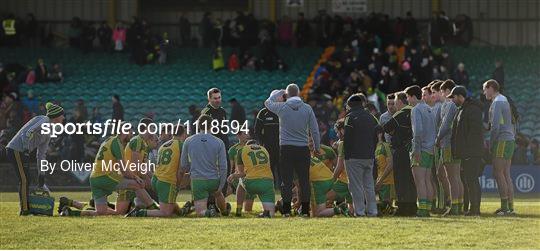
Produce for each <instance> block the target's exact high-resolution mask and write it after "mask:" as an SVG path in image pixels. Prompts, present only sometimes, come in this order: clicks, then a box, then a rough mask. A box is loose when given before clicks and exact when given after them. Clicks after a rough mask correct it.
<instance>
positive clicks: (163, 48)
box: [156, 32, 169, 65]
mask: <svg viewBox="0 0 540 251" xmlns="http://www.w3.org/2000/svg"><path fill="white" fill-rule="evenodd" d="M156 48H157V51H156V53H157V55H158V64H160V65H163V64H165V63H167V55H168V51H169V34H168V33H167V32H165V33H163V36H162V37H161V38H160V41H159V45H158V46H156Z"/></svg>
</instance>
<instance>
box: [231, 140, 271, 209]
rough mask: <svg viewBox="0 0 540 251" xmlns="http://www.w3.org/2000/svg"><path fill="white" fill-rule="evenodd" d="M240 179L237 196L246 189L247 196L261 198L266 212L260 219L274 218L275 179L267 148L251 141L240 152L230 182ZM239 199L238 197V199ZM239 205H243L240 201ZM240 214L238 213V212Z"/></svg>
mask: <svg viewBox="0 0 540 251" xmlns="http://www.w3.org/2000/svg"><path fill="white" fill-rule="evenodd" d="M238 178H240V184H239V185H238V190H237V194H239V192H240V191H239V190H241V189H244V190H245V192H246V194H250V195H252V196H259V199H260V200H261V202H262V206H263V209H264V212H263V213H262V214H260V215H259V217H273V216H274V212H275V206H274V203H275V201H276V199H275V198H276V196H275V192H274V177H273V176H272V169H271V167H270V155H269V154H268V151H267V150H266V148H264V147H262V146H260V145H258V144H257V143H256V142H255V140H250V141H248V142H247V143H246V145H245V146H243V147H241V148H240V149H239V150H238V153H237V156H236V172H235V173H233V174H231V175H230V176H229V178H228V182H229V183H232V182H233V181H234V180H235V179H238ZM237 199H238V197H237ZM237 204H240V205H241V204H242V201H240V200H238V201H237ZM237 213H238V212H237Z"/></svg>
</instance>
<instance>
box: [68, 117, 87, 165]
mask: <svg viewBox="0 0 540 251" xmlns="http://www.w3.org/2000/svg"><path fill="white" fill-rule="evenodd" d="M82 111H83V110H82V109H77V108H76V109H75V111H74V113H73V117H72V118H71V120H70V121H69V122H71V123H75V124H77V123H83V122H84V121H85V118H84V117H83V114H82ZM69 137H70V144H69V153H70V154H69V156H70V159H71V160H76V161H80V162H82V161H84V135H83V134H76V133H74V134H72V135H69Z"/></svg>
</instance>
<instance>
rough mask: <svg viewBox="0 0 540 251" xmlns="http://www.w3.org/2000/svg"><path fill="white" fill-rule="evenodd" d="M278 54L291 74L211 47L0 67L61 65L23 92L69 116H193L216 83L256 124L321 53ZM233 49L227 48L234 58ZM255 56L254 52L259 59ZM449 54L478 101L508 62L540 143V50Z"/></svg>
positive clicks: (64, 54)
mask: <svg viewBox="0 0 540 251" xmlns="http://www.w3.org/2000/svg"><path fill="white" fill-rule="evenodd" d="M278 51H279V54H280V55H281V56H282V57H283V58H284V61H285V62H286V63H287V64H288V65H289V68H290V69H289V71H288V72H281V71H274V72H268V71H258V72H254V71H238V72H233V73H231V72H228V71H226V70H223V71H220V72H213V71H211V70H210V63H211V51H210V50H209V49H199V48H188V49H174V50H172V52H171V53H170V55H169V60H170V61H169V62H168V64H167V65H146V66H143V67H140V66H137V65H135V64H133V63H130V62H129V55H128V54H127V53H118V54H105V53H88V54H83V53H82V52H79V51H77V50H72V49H47V48H39V49H22V48H19V49H7V48H1V49H0V62H3V63H4V64H6V63H10V62H18V63H21V64H26V65H29V66H31V67H34V66H35V65H36V60H37V58H43V59H44V60H45V62H46V64H47V65H49V66H50V65H52V64H53V63H60V64H61V65H62V67H63V70H64V73H65V76H66V78H65V81H64V83H63V84H54V83H45V84H34V85H32V86H27V85H22V87H21V94H23V95H24V93H25V92H26V91H27V90H29V89H32V90H33V91H34V93H35V95H36V96H37V97H39V98H40V99H41V101H50V100H56V101H60V102H61V103H62V105H63V106H64V107H65V108H66V110H67V111H68V116H69V111H71V110H72V109H73V107H74V105H75V101H77V100H78V99H83V100H84V101H85V102H86V106H87V108H88V110H89V113H90V112H91V109H92V108H93V107H95V106H99V107H100V112H101V114H102V116H103V117H104V118H109V117H110V116H111V112H112V111H111V109H112V105H111V101H110V100H111V99H110V98H111V95H112V94H113V93H116V94H119V95H120V96H121V98H122V103H123V105H124V109H125V117H126V119H127V120H129V121H130V122H135V121H137V120H138V119H139V118H140V117H141V116H142V115H143V114H145V113H148V112H153V113H154V114H155V118H156V120H157V121H163V122H165V121H176V120H177V119H178V118H180V119H182V120H186V119H190V118H191V116H190V115H189V113H188V107H189V105H192V104H194V105H196V106H197V107H199V108H202V107H203V106H204V105H205V104H206V97H205V92H206V90H207V89H208V88H210V87H213V86H216V87H219V88H221V89H222V91H223V98H224V100H223V105H224V107H225V108H226V109H227V111H230V110H229V104H228V102H227V101H228V100H229V99H231V98H236V99H238V100H239V101H240V102H241V104H242V105H243V106H244V108H245V109H246V115H247V118H248V119H249V120H250V121H253V114H252V112H253V111H254V110H258V109H260V108H261V107H262V105H263V104H262V103H263V101H264V99H265V98H266V97H267V95H268V93H269V92H270V91H271V90H272V89H274V88H279V87H284V86H285V85H286V84H287V83H289V82H290V81H296V82H297V83H298V84H299V85H302V84H303V83H304V82H305V81H306V79H307V77H308V75H309V73H310V70H311V69H312V68H313V66H314V65H315V64H316V60H317V59H318V58H319V57H320V55H321V53H322V51H323V50H322V49H321V48H304V49H292V48H279V50H278ZM229 52H230V49H225V50H224V55H225V56H226V57H227V56H228V55H229ZM257 53H258V52H257V51H255V54H256V55H257ZM450 55H451V58H452V60H453V62H454V64H456V65H457V63H459V62H463V63H465V68H466V70H467V71H468V72H469V74H470V79H471V84H470V89H471V90H472V91H473V93H474V94H475V95H476V96H478V94H479V93H480V91H481V84H482V83H483V82H484V81H485V80H486V79H488V78H490V76H491V73H492V71H493V69H494V62H495V60H496V59H502V60H503V61H504V67H505V74H506V81H505V82H506V83H505V90H506V91H505V94H507V95H508V96H510V97H511V98H512V99H513V100H514V101H515V103H516V106H517V107H518V111H519V113H520V115H521V123H520V131H521V132H522V133H524V134H526V135H528V136H532V137H535V138H538V139H540V98H539V97H540V60H538V58H540V51H538V50H534V48H527V47H508V48H496V49H493V48H489V47H469V48H461V47H454V48H451V49H450Z"/></svg>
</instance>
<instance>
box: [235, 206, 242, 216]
mask: <svg viewBox="0 0 540 251" xmlns="http://www.w3.org/2000/svg"><path fill="white" fill-rule="evenodd" d="M236 215H237V216H240V215H242V207H237V208H236Z"/></svg>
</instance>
